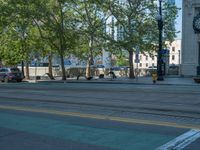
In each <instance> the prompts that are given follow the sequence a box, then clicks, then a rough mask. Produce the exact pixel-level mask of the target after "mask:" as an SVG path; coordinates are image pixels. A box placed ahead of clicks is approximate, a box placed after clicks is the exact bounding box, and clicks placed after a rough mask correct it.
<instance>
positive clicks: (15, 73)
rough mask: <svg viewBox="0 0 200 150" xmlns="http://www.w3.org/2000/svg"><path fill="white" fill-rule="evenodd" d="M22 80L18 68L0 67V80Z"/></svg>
mask: <svg viewBox="0 0 200 150" xmlns="http://www.w3.org/2000/svg"><path fill="white" fill-rule="evenodd" d="M22 80H23V75H22V72H21V71H20V70H19V69H18V68H14V67H13V68H0V81H1V82H9V81H17V82H21V81H22Z"/></svg>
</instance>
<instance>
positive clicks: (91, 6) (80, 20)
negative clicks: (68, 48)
mask: <svg viewBox="0 0 200 150" xmlns="http://www.w3.org/2000/svg"><path fill="white" fill-rule="evenodd" d="M71 2H72V3H71V4H72V9H73V10H74V11H75V14H76V22H77V24H78V27H79V28H78V30H79V31H80V33H81V36H82V37H83V38H84V39H85V40H84V41H85V42H86V43H85V46H84V47H85V49H88V53H87V68H86V78H88V79H90V77H91V68H90V67H91V65H93V64H94V60H93V58H94V56H95V55H94V53H95V52H96V53H99V51H102V44H103V43H102V41H103V39H102V36H101V35H102V33H103V32H104V26H105V21H106V19H107V18H108V16H107V14H105V13H103V9H102V8H103V7H102V6H101V5H102V3H101V1H100V0H96V1H94V0H71ZM83 38H81V39H83Z"/></svg>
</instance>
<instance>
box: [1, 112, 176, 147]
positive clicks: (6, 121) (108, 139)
mask: <svg viewBox="0 0 200 150" xmlns="http://www.w3.org/2000/svg"><path fill="white" fill-rule="evenodd" d="M0 127H3V128H9V129H14V130H17V131H23V132H28V133H33V134H38V135H45V136H49V137H54V138H59V139H62V140H72V141H75V142H81V143H87V144H93V145H98V146H103V147H108V148H112V149H119V150H154V149H156V148H157V147H159V146H161V145H163V144H165V143H167V142H168V141H170V140H172V139H174V138H175V136H172V135H166V134H159V133H152V132H146V131H141V130H140V131H138V130H137V129H136V130H134V129H131V130H123V128H121V127H120V130H119V128H118V127H115V125H113V128H110V127H109V128H105V127H102V128H101V127H99V126H97V127H94V126H89V125H78V124H73V123H71V122H70V121H63V120H61V121H60V120H55V119H50V118H42V117H37V116H24V115H23V116H22V115H18V114H10V113H5V112H3V113H0Z"/></svg>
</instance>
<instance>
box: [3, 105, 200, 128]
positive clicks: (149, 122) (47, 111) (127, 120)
mask: <svg viewBox="0 0 200 150" xmlns="http://www.w3.org/2000/svg"><path fill="white" fill-rule="evenodd" d="M0 109H6V110H17V111H26V112H35V113H45V114H54V115H60V116H72V117H81V118H91V119H98V120H111V121H117V122H125V123H133V124H135V123H136V124H145V125H159V126H168V127H175V128H185V129H200V126H199V125H182V124H177V123H172V122H161V121H153V120H142V119H132V118H122V117H112V116H104V115H95V114H83V113H78V112H65V111H57V110H50V109H38V108H30V107H19V106H6V105H0Z"/></svg>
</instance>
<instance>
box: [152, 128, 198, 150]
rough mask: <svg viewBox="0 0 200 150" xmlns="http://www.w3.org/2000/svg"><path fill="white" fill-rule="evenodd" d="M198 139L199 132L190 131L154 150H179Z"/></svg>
mask: <svg viewBox="0 0 200 150" xmlns="http://www.w3.org/2000/svg"><path fill="white" fill-rule="evenodd" d="M198 138H200V130H196V129H192V130H190V131H188V132H186V133H184V134H182V135H180V136H178V137H177V138H175V139H174V140H172V141H170V142H168V143H166V144H165V145H162V146H160V147H158V148H157V149H156V150H181V149H183V148H185V147H186V146H188V145H189V144H191V143H192V142H194V141H195V140H196V139H198Z"/></svg>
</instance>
